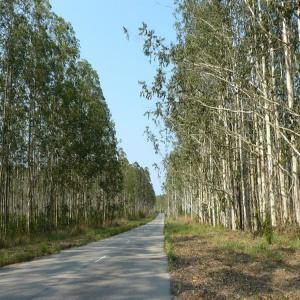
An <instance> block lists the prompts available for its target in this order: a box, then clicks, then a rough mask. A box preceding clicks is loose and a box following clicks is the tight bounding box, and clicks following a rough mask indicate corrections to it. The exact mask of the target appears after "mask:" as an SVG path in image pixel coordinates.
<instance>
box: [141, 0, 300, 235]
mask: <svg viewBox="0 0 300 300" xmlns="http://www.w3.org/2000/svg"><path fill="white" fill-rule="evenodd" d="M298 17H299V3H298V1H269V0H255V1H248V0H235V1H208V0H207V1H200V0H182V1H177V20H178V21H177V24H176V29H177V37H178V39H177V42H176V43H175V44H171V45H166V44H165V41H164V39H163V38H161V37H159V36H158V35H156V34H155V32H154V31H153V30H149V29H148V27H147V25H145V24H143V26H142V27H141V28H140V34H141V35H142V36H143V37H144V38H145V43H144V53H145V55H147V56H149V57H151V59H152V61H156V62H157V64H158V71H157V74H156V76H155V79H154V81H153V84H152V85H151V86H148V85H147V84H146V83H143V85H142V94H143V95H144V96H145V97H146V98H148V99H151V98H153V99H156V107H157V110H156V111H155V112H154V117H155V118H161V119H162V120H163V122H164V124H165V126H166V130H167V131H169V132H170V138H171V139H172V138H173V148H174V150H173V152H172V153H171V154H170V155H169V157H168V158H167V159H166V168H167V179H166V198H167V200H168V204H169V205H168V207H169V209H168V212H169V213H172V214H178V213H184V214H190V215H191V216H193V217H197V218H198V219H199V221H201V222H205V223H210V224H212V225H217V224H223V225H225V226H228V227H230V228H233V229H235V228H241V229H246V230H260V229H261V228H262V227H263V224H264V223H265V224H271V225H272V226H285V225H286V224H287V223H292V222H295V223H298V224H300V222H299V213H300V207H299V203H300V202H299V96H298V95H299V93H297V92H298V91H299V72H298V66H299V30H300V27H299V24H300V22H299V18H298ZM170 69H171V70H172V75H171V76H169V75H168V72H169V71H170Z"/></svg>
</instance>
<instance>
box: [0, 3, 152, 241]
mask: <svg viewBox="0 0 300 300" xmlns="http://www.w3.org/2000/svg"><path fill="white" fill-rule="evenodd" d="M0 137H1V139H0V234H1V235H0V238H7V237H9V235H15V234H27V235H29V236H30V235H32V234H33V233H36V232H48V231H52V230H56V229H61V228H62V229H63V228H65V227H67V226H78V225H81V224H86V225H101V224H105V223H107V222H111V221H112V220H113V219H114V218H117V217H123V216H125V215H126V214H128V211H129V210H130V209H129V208H128V207H127V203H128V202H127V199H124V198H123V197H122V196H121V195H122V193H124V192H123V191H124V189H123V187H122V181H123V176H124V175H125V174H124V173H123V170H122V169H121V164H122V159H121V158H120V153H119V151H118V149H117V140H116V133H115V127H114V123H113V121H112V119H111V115H110V112H109V108H108V106H107V104H106V101H105V98H104V95H103V92H102V89H101V85H100V80H99V77H98V74H97V73H96V71H95V70H93V68H92V66H91V65H90V64H89V63H88V62H87V61H85V60H81V59H80V51H79V42H78V40H77V38H76V36H75V33H74V30H73V28H72V26H71V24H69V23H67V22H66V21H65V20H64V19H62V18H60V17H58V16H57V15H56V14H54V13H53V12H52V11H51V6H50V4H49V2H48V1H45V0H9V1H6V0H5V1H4V0H0ZM134 168H135V169H136V174H137V175H136V176H135V179H134V180H135V181H134V182H133V184H134V185H136V186H138V190H136V191H135V192H134V196H132V195H128V197H134V201H135V204H134V209H132V210H130V214H131V215H132V216H134V215H137V214H139V213H141V212H143V213H145V214H148V213H149V212H150V208H152V207H153V205H154V203H153V202H154V201H153V197H154V196H153V194H154V192H153V188H152V185H151V182H150V177H149V173H148V171H147V170H144V169H142V168H141V167H139V166H135V167H134ZM139 194H140V195H139ZM123 202H124V203H125V204H124V205H123ZM129 202H130V201H129ZM128 205H129V204H128ZM130 205H132V204H131V203H130ZM124 206H125V209H124ZM146 208H147V209H146Z"/></svg>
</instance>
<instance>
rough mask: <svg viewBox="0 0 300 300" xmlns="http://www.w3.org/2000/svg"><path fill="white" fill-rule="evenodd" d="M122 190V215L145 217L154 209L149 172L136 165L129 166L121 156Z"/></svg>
mask: <svg viewBox="0 0 300 300" xmlns="http://www.w3.org/2000/svg"><path fill="white" fill-rule="evenodd" d="M120 161H121V170H122V174H123V188H122V192H121V198H122V205H123V207H124V215H125V216H127V217H131V216H137V215H138V216H145V215H147V214H149V212H151V211H152V210H153V208H154V204H155V192H154V190H153V186H152V184H151V179H150V174H149V170H148V169H147V168H142V167H141V166H140V165H139V164H138V163H133V164H130V163H129V162H128V160H127V159H126V157H125V155H124V153H122V154H121V160H120Z"/></svg>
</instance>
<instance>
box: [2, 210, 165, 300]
mask: <svg viewBox="0 0 300 300" xmlns="http://www.w3.org/2000/svg"><path fill="white" fill-rule="evenodd" d="M163 227H164V216H163V214H160V215H158V217H157V218H156V219H155V220H154V221H152V222H150V223H148V224H146V225H144V226H141V227H138V228H135V229H133V230H130V231H128V232H125V233H122V234H119V235H116V236H114V237H112V238H108V239H105V240H102V241H98V242H94V243H90V244H88V245H86V246H83V247H78V248H72V249H69V250H65V251H63V252H61V253H59V254H56V255H52V256H48V257H45V258H42V259H37V260H35V261H31V262H26V263H20V264H15V265H11V266H8V267H4V268H0V299H5V300H11V299H21V300H22V299H85V300H87V299H105V300H106V299H108V300H109V299H139V300H143V299H155V300H160V299H170V298H171V296H170V279H169V274H168V273H167V259H166V256H165V254H164V251H163V240H164V239H163Z"/></svg>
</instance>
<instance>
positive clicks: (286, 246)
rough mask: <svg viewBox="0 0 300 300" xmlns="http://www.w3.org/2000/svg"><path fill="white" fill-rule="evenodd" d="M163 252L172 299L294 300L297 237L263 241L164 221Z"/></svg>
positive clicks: (298, 282)
mask: <svg viewBox="0 0 300 300" xmlns="http://www.w3.org/2000/svg"><path fill="white" fill-rule="evenodd" d="M165 235H166V248H167V252H168V256H169V263H170V264H169V266H170V271H171V278H172V293H173V295H174V299H300V239H299V236H293V237H287V236H278V235H277V236H275V240H274V243H273V245H271V246H269V245H268V244H267V243H266V242H265V240H264V239H263V238H260V237H256V238H255V237H253V236H252V235H251V234H248V233H245V232H239V231H235V232H233V231H229V230H226V229H223V228H212V227H208V226H203V225H198V224H194V223H191V222H186V221H184V220H179V221H169V222H168V223H167V224H166V228H165Z"/></svg>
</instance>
